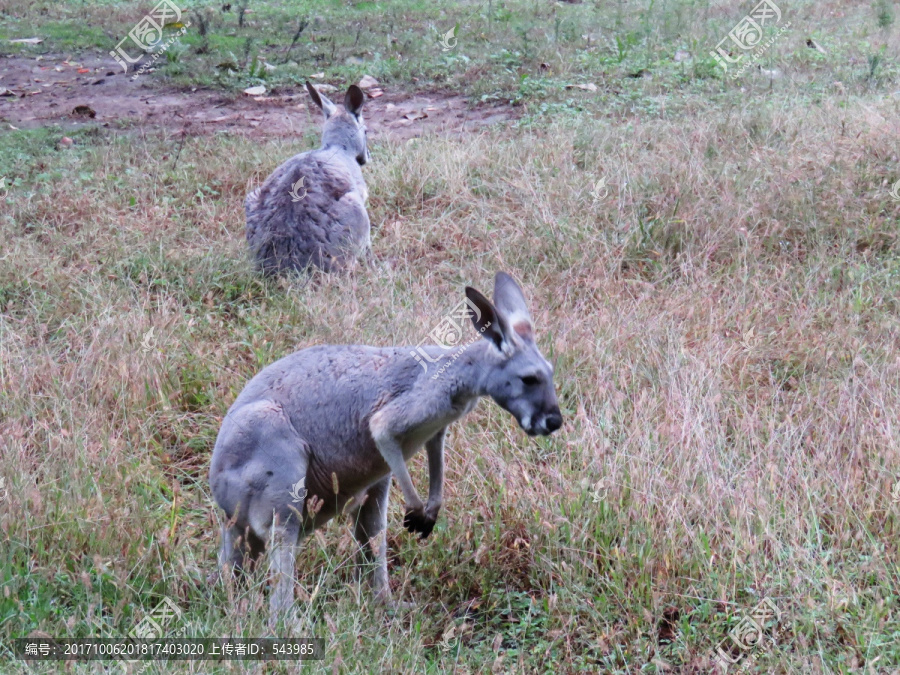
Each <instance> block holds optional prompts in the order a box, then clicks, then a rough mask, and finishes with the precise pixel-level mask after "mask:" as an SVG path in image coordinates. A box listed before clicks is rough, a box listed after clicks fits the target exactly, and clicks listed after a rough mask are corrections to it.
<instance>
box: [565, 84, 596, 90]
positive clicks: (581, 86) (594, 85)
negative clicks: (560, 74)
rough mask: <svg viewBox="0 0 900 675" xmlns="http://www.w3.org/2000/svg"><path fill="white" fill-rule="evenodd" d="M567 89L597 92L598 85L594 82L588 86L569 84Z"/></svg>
mask: <svg viewBox="0 0 900 675" xmlns="http://www.w3.org/2000/svg"><path fill="white" fill-rule="evenodd" d="M566 89H584V90H585V91H597V85H596V84H594V83H593V82H588V83H587V84H567V85H566Z"/></svg>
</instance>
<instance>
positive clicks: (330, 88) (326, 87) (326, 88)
mask: <svg viewBox="0 0 900 675" xmlns="http://www.w3.org/2000/svg"><path fill="white" fill-rule="evenodd" d="M316 89H318V90H319V91H320V92H322V93H323V94H331V93H333V92H336V91H337V90H338V88H337V87H335V86H334V85H332V84H317V85H316Z"/></svg>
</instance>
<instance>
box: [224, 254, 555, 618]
mask: <svg viewBox="0 0 900 675" xmlns="http://www.w3.org/2000/svg"><path fill="white" fill-rule="evenodd" d="M466 295H467V297H468V298H469V301H470V302H471V303H472V305H473V306H474V307H477V314H476V312H472V313H471V314H470V315H469V316H470V318H471V320H472V323H473V324H474V325H475V328H476V329H477V330H478V331H479V332H480V333H481V335H482V336H483V337H484V338H485V339H481V340H476V341H475V342H474V344H471V345H470V346H469V347H468V348H466V349H465V350H464V351H462V352H461V353H460V352H459V349H460V348H456V349H452V350H448V349H445V348H443V347H439V346H429V347H422V348H420V349H421V350H422V351H421V352H420V353H424V354H425V355H426V360H427V361H429V362H430V364H429V365H427V366H426V365H425V364H424V362H422V361H420V360H419V359H417V358H415V357H414V355H415V354H416V352H415V351H413V348H410V347H403V348H400V347H384V348H379V347H366V346H328V345H326V346H318V347H310V348H307V349H303V350H301V351H299V352H295V353H294V354H291V355H290V356H286V357H285V358H283V359H281V360H279V361H276V362H275V363H273V364H271V365H269V366H268V367H266V368H264V369H263V370H262V371H261V372H260V373H259V374H257V375H256V376H255V377H254V378H253V379H252V380H250V382H249V383H248V384H247V385H246V387H245V388H244V390H243V391H242V392H241V393H240V395H239V396H238V397H237V400H236V401H235V402H234V404H233V405H232V406H231V409H230V410H229V411H228V414H227V415H226V417H225V420H224V421H223V423H222V428H221V429H220V431H219V436H218V438H217V439H216V445H215V449H214V450H213V456H212V462H211V466H210V472H209V479H210V484H211V487H212V493H213V495H214V497H215V499H216V501H217V503H218V504H219V506H220V507H222V509H223V510H224V511H225V516H226V518H227V522H226V523H225V525H224V526H223V533H222V534H223V536H222V551H221V555H220V565H225V566H230V567H232V568H234V569H235V570H240V569H243V567H244V565H245V564H246V563H248V562H249V563H255V562H256V560H257V558H258V557H259V555H260V554H261V553H262V551H263V549H264V547H265V544H266V542H269V541H270V540H271V543H272V548H273V550H272V551H271V552H270V561H271V563H270V564H271V567H272V571H273V572H274V576H275V579H274V590H273V592H272V595H271V610H272V617H273V621H274V620H275V619H277V617H279V616H281V615H282V614H284V613H285V612H286V611H287V610H289V609H290V607H291V605H292V604H293V597H294V592H293V589H294V557H295V554H296V551H297V547H298V546H299V544H300V541H301V540H302V539H303V538H304V537H305V536H307V535H308V534H310V533H311V532H312V531H313V530H314V529H315V528H316V527H320V526H321V525H324V524H325V523H326V522H328V520H330V519H331V518H332V517H334V516H335V515H337V514H340V513H343V512H349V513H350V515H351V518H353V519H354V521H355V533H356V538H357V541H358V543H359V545H360V547H361V553H360V558H361V560H362V562H367V563H373V564H374V570H373V572H372V574H371V584H372V587H373V590H374V593H375V596H376V598H378V599H379V600H381V601H384V602H387V603H390V595H391V594H390V587H389V585H388V579H387V563H386V558H385V541H384V540H385V537H384V535H385V528H386V526H387V500H388V491H389V488H390V480H391V476H394V477H395V478H396V479H397V482H398V483H399V486H400V488H401V490H402V491H403V496H404V499H405V501H406V516H405V518H404V526H405V527H406V528H407V529H408V530H409V531H410V532H418V533H420V534H421V535H422V536H423V538H424V537H427V536H428V535H429V534H430V533H431V530H432V528H433V527H434V524H435V521H436V520H437V516H438V512H439V511H440V508H441V503H442V499H443V498H442V486H443V478H444V475H443V444H444V435H445V431H446V428H447V426H448V425H449V424H451V423H452V422H454V421H456V420H458V419H460V418H461V417H463V416H464V415H465V414H467V413H468V412H469V411H471V410H472V409H473V408H474V407H475V405H476V403H477V402H478V399H479V398H480V397H482V396H490V397H491V398H493V399H494V400H495V401H496V402H497V403H498V404H499V405H500V406H502V407H503V408H504V409H506V410H508V411H509V412H510V413H512V414H513V415H514V416H515V418H516V419H517V420H518V422H519V424H520V426H522V428H523V429H525V431H526V432H528V434H529V435H537V434H540V435H547V434H551V433H553V432H554V431H556V430H557V429H558V428H559V427H560V426H561V425H562V416H561V414H560V410H559V406H558V404H557V399H556V392H555V390H554V386H553V367H552V366H551V365H550V363H549V362H548V361H547V360H546V359H545V358H544V357H543V356H542V355H541V353H540V351H539V350H538V348H537V345H536V344H535V342H534V338H533V331H532V329H531V322H530V319H526V318H525V317H527V316H528V310H527V308H526V307H525V304H524V297H523V296H522V292H521V290H520V289H519V286H518V285H517V284H516V282H515V281H514V280H513V279H512V277H510V276H509V275H507V274H505V273H503V272H500V273H498V274H497V277H496V279H495V287H494V298H495V303H496V306H495V305H493V304H491V303H490V302H489V301H488V300H487V299H486V298H485V297H484V296H483V295H481V293H479V292H478V291H476V290H474V289H472V288H468V287H467V288H466ZM501 307H502V308H503V309H502V310H501ZM450 359H453V360H452V363H450V365H449V367H448V368H446V369H445V370H442V367H444V366H446V365H447V364H448V363H449V360H450ZM437 372H440V375H439V376H438V377H434V374H435V373H437ZM522 378H525V381H523V379H522ZM423 445H424V446H425V449H426V454H427V458H428V476H429V489H428V501H427V502H423V501H422V500H421V498H420V497H419V495H418V493H417V492H416V490H415V488H414V487H413V484H412V481H411V479H410V476H409V472H408V470H407V468H406V463H407V462H408V461H409V459H410V458H411V457H412V456H413V455H414V454H415V453H416V452H417V450H419V449H420V448H421V447H422V446H423ZM298 482H299V484H302V485H303V486H305V490H306V498H305V499H304V500H302V501H301V502H300V503H292V499H291V492H292V488H293V487H294V486H296V485H298ZM335 485H336V486H337V490H335ZM296 492H297V491H296V490H294V493H295V494H296ZM319 500H321V501H322V502H323V503H322V505H321V509H320V510H318V511H317V512H316V511H315V508H312V506H313V504H314V503H315V502H317V501H319Z"/></svg>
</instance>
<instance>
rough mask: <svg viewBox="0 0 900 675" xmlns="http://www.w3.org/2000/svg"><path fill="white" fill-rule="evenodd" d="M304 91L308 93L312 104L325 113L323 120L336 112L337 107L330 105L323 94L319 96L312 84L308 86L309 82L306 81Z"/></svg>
mask: <svg viewBox="0 0 900 675" xmlns="http://www.w3.org/2000/svg"><path fill="white" fill-rule="evenodd" d="M306 91H308V92H309V96H310V98H312V100H313V103H315V104H316V105H317V106H319V108H321V109H322V112H323V113H325V119H328V118H329V117H331V116H332V115H333V114H334V112H335V110H337V106H336V105H335V104H334V103H332V102H331V101H330V100H329V99H328V97H327V96H326V95H325V94H320V93H319V92H318V91H317V90H316V88H315V87H314V86H312V84H310V82H309V80H307V81H306Z"/></svg>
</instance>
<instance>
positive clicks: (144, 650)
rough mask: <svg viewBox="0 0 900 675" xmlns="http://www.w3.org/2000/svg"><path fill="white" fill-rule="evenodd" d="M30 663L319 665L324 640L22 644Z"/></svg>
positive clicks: (18, 647)
mask: <svg viewBox="0 0 900 675" xmlns="http://www.w3.org/2000/svg"><path fill="white" fill-rule="evenodd" d="M13 642H14V643H15V647H14V648H15V653H16V656H17V657H18V658H20V659H25V660H26V661H209V660H223V661H265V660H271V661H306V660H310V661H315V660H319V659H323V658H325V641H324V640H323V639H322V638H160V639H158V640H155V639H152V638H122V639H119V638H61V639H59V640H56V639H48V638H16V639H15V640H14V641H13Z"/></svg>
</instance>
